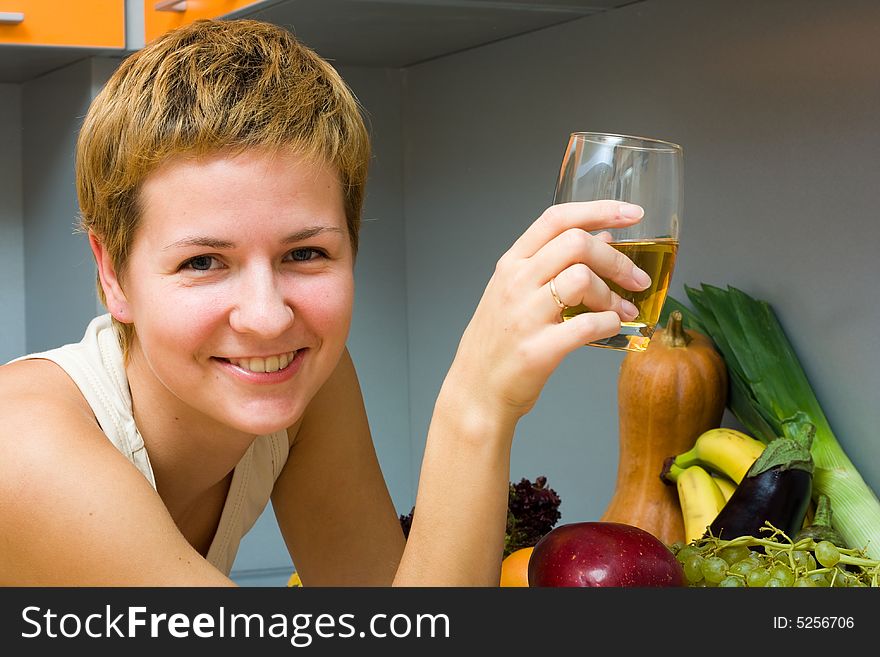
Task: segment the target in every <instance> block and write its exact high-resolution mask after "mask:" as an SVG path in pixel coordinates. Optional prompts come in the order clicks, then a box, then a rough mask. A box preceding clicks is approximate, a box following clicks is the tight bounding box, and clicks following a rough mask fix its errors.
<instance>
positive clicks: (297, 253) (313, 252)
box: [290, 248, 324, 262]
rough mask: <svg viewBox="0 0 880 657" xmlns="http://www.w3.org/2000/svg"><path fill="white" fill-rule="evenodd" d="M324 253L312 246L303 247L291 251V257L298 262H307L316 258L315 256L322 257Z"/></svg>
mask: <svg viewBox="0 0 880 657" xmlns="http://www.w3.org/2000/svg"><path fill="white" fill-rule="evenodd" d="M323 255H324V254H323V253H321V252H320V251H318V250H317V249H311V248H302V249H294V250H293V251H291V252H290V257H291V259H293V260H296V261H297V262H305V261H307V260H314V259H315V258H320V257H322V256H323Z"/></svg>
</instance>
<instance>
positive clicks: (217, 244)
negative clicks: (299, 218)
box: [162, 226, 345, 251]
mask: <svg viewBox="0 0 880 657" xmlns="http://www.w3.org/2000/svg"><path fill="white" fill-rule="evenodd" d="M327 232H334V233H345V231H344V230H342V229H341V228H339V227H338V226H309V227H308V228H303V229H302V230H298V231H296V232H295V233H291V234H290V235H288V236H287V237H285V238H284V239H282V240H281V244H291V243H294V242H302V241H303V240H307V239H309V238H312V237H315V236H316V235H320V234H321V233H327ZM192 246H199V247H204V248H208V249H218V250H220V249H234V248H235V243H234V242H229V241H228V240H222V239H218V238H216V237H207V236H202V235H190V236H188V237H184V238H182V239H179V240H176V241H174V242H172V243H171V244H168V245H167V246H164V247H163V248H162V250H163V251H168V250H169V249H180V248H186V247H192Z"/></svg>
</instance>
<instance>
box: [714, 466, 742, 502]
mask: <svg viewBox="0 0 880 657" xmlns="http://www.w3.org/2000/svg"><path fill="white" fill-rule="evenodd" d="M710 474H711V473H710ZM712 480H713V481H714V482H715V485H716V486H718V488H720V489H721V494H722V495H724V501H725V502H727V500H729V499H730V496H731V495H733V491H735V490H736V484H735V483H733V482H732V481H731V480H730V479H728V478H727V477H724V476H722V475H718V474H712Z"/></svg>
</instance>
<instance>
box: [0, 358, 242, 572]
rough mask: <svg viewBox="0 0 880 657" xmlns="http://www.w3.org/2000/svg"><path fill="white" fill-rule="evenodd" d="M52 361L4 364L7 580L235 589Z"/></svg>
mask: <svg viewBox="0 0 880 657" xmlns="http://www.w3.org/2000/svg"><path fill="white" fill-rule="evenodd" d="M77 396H78V390H77V388H76V386H75V385H74V384H73V382H72V381H70V379H68V378H67V376H66V375H65V374H63V373H62V372H61V370H60V369H59V368H57V367H56V366H55V365H53V364H51V363H49V362H48V361H23V362H21V363H15V364H12V365H8V366H4V367H3V368H0V400H2V401H0V546H2V547H0V554H2V558H0V584H2V585H6V586H231V585H232V582H231V581H230V580H229V579H228V578H227V577H226V576H225V575H223V574H222V573H221V572H220V571H218V570H217V569H216V568H214V567H213V566H212V565H210V564H209V563H208V562H207V561H206V560H205V559H204V558H203V557H202V556H201V555H200V554H199V553H198V552H196V551H195V550H194V549H193V548H192V547H191V546H190V544H189V543H188V542H187V541H186V539H185V538H184V537H183V535H182V534H181V533H180V531H179V530H178V529H177V526H176V525H175V524H174V521H173V520H172V519H171V516H170V515H169V514H168V512H167V510H166V508H165V506H164V504H163V503H162V500H161V498H160V497H159V495H158V493H156V491H155V490H154V489H153V488H152V487H151V486H150V484H149V482H147V480H146V479H145V478H144V476H143V475H142V474H141V473H140V472H139V471H138V470H137V469H136V468H135V467H134V466H133V465H132V464H131V463H130V462H129V461H128V460H127V459H126V458H125V457H124V456H123V455H122V454H120V453H119V451H118V450H117V449H116V448H115V447H114V446H113V445H112V444H111V443H110V442H109V441H108V440H107V437H106V436H105V435H104V434H103V432H102V431H101V429H100V427H99V426H98V424H97V422H96V421H95V418H94V416H92V415H91V413H90V411H89V409H88V406H87V405H85V404H84V401H83V400H82V397H81V396H79V399H77Z"/></svg>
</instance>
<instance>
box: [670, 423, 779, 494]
mask: <svg viewBox="0 0 880 657" xmlns="http://www.w3.org/2000/svg"><path fill="white" fill-rule="evenodd" d="M764 447H765V445H764V443H762V442H761V441H760V440H756V439H755V438H752V437H751V436H749V435H746V434H744V433H743V432H742V431H737V430H736V429H727V428H725V427H719V428H716V429H709V430H708V431H706V432H704V433H702V434H700V436H699V437H698V438H697V440H696V442H695V443H694V446H693V447H692V448H691V449H689V450H688V451H687V452H683V453H681V454H679V455H678V456H676V457H675V464H676V465H677V466H678V467H680V468H687V467H689V466H692V465H700V466H703V467H704V468H708V469H709V470H714V471H715V472H717V473H719V474H723V475H724V476H726V477H727V478H728V479H731V480H732V481H733V482H734V483H736V484H739V483H740V482H741V481H742V480H743V477H745V476H746V473H747V472H748V471H749V468H750V467H752V463H754V462H755V459H757V458H758V457H759V456H761V452H763V451H764Z"/></svg>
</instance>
